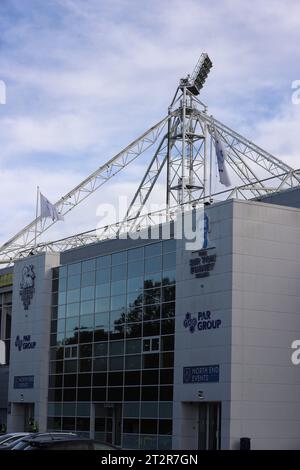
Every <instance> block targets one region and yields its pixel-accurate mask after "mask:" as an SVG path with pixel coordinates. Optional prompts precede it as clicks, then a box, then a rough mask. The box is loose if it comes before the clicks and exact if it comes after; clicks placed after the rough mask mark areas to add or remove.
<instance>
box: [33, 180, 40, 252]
mask: <svg viewBox="0 0 300 470" xmlns="http://www.w3.org/2000/svg"><path fill="white" fill-rule="evenodd" d="M39 196H40V188H39V186H37V188H36V208H35V230H34V248H36V245H37V224H38V215H39Z"/></svg>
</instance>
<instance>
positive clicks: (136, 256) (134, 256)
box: [128, 248, 144, 261]
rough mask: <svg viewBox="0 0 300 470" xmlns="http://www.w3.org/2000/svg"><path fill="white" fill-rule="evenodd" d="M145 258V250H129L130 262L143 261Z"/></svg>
mask: <svg viewBox="0 0 300 470" xmlns="http://www.w3.org/2000/svg"><path fill="white" fill-rule="evenodd" d="M143 257H144V248H134V249H132V250H128V261H132V260H142V259H143Z"/></svg>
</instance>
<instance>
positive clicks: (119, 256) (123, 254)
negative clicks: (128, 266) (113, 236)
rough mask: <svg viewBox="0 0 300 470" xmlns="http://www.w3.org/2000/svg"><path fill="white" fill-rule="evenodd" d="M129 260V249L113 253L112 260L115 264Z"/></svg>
mask: <svg viewBox="0 0 300 470" xmlns="http://www.w3.org/2000/svg"><path fill="white" fill-rule="evenodd" d="M126 262H127V251H120V253H114V254H113V255H112V262H111V264H112V265H113V266H115V265H117V264H122V263H126Z"/></svg>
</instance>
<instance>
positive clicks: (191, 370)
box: [183, 364, 220, 384]
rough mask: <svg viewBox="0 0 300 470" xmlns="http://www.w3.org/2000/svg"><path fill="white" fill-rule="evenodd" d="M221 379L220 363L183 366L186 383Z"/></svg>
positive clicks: (184, 381)
mask: <svg viewBox="0 0 300 470" xmlns="http://www.w3.org/2000/svg"><path fill="white" fill-rule="evenodd" d="M219 380H220V366H219V365H218V364H214V365H210V366H193V367H184V368H183V383H184V384H193V383H208V382H219Z"/></svg>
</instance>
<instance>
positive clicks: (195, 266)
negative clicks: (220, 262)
mask: <svg viewBox="0 0 300 470" xmlns="http://www.w3.org/2000/svg"><path fill="white" fill-rule="evenodd" d="M216 259H217V254H216V247H212V248H206V249H204V250H199V251H193V252H192V254H191V259H190V273H191V274H193V275H194V276H195V277H196V278H202V277H207V276H209V275H210V272H211V271H212V270H213V269H214V267H215V264H216Z"/></svg>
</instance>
